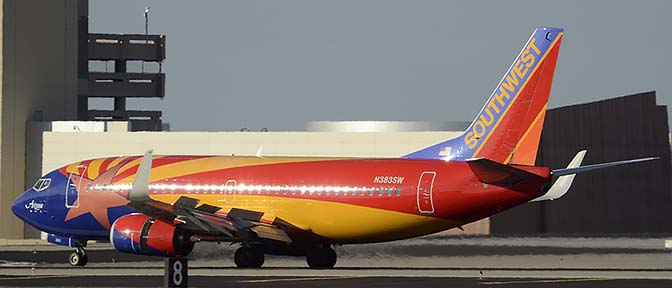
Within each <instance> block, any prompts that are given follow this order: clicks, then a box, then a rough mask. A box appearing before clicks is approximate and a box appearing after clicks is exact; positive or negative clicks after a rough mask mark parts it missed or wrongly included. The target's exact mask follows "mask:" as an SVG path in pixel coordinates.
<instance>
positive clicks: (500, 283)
mask: <svg viewBox="0 0 672 288" xmlns="http://www.w3.org/2000/svg"><path fill="white" fill-rule="evenodd" d="M607 280H613V279H609V278H580V279H546V280H519V281H496V282H479V283H478V284H481V285H506V284H538V283H563V282H590V281H607Z"/></svg>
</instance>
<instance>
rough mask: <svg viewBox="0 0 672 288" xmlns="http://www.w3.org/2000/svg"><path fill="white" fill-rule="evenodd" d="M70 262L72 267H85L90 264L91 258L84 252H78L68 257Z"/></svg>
mask: <svg viewBox="0 0 672 288" xmlns="http://www.w3.org/2000/svg"><path fill="white" fill-rule="evenodd" d="M68 262H70V265H72V266H84V265H86V263H88V262H89V257H87V256H86V253H84V250H81V251H79V250H78V251H76V252H72V254H70V257H68Z"/></svg>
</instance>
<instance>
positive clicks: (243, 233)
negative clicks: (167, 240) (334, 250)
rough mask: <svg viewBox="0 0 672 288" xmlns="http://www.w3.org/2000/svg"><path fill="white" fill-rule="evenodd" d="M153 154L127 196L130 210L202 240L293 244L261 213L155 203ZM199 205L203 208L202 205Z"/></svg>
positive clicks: (186, 200) (190, 202)
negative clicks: (150, 187) (150, 188)
mask: <svg viewBox="0 0 672 288" xmlns="http://www.w3.org/2000/svg"><path fill="white" fill-rule="evenodd" d="M151 167H152V151H151V150H150V151H147V152H145V155H144V157H143V158H142V161H141V162H140V166H139V167H138V171H137V174H136V175H135V179H134V180H133V186H132V188H131V190H130V191H129V193H128V196H127V198H128V200H129V201H130V202H129V203H128V206H129V207H131V208H133V209H134V210H136V211H138V212H140V213H143V214H145V215H147V216H150V217H153V218H156V219H159V220H161V221H164V222H167V223H171V224H173V225H175V226H178V227H180V228H181V229H184V230H186V231H189V232H191V233H193V234H194V236H196V237H199V238H201V239H203V240H207V239H216V240H241V239H253V238H254V237H258V238H265V239H271V240H277V241H281V242H286V243H291V242H292V239H291V238H290V237H289V236H288V235H287V233H286V232H285V230H284V229H283V227H281V226H279V225H275V224H269V223H265V222H262V221H261V218H262V216H263V213H262V212H257V211H252V210H245V209H237V208H233V209H231V210H230V211H229V212H228V213H226V214H223V213H218V212H219V211H220V210H221V208H220V207H217V206H212V205H209V204H200V200H199V199H196V198H191V197H187V196H181V197H180V198H178V199H177V201H175V203H172V204H171V203H165V202H161V201H156V200H154V199H151V198H150V197H149V183H150V180H149V179H150V171H151ZM199 204H200V205H199Z"/></svg>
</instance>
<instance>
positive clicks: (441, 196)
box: [12, 28, 653, 268]
mask: <svg viewBox="0 0 672 288" xmlns="http://www.w3.org/2000/svg"><path fill="white" fill-rule="evenodd" d="M562 37H563V29H559V28H539V29H536V30H535V31H534V33H533V34H532V36H531V37H530V38H529V40H528V41H527V42H526V43H525V45H524V46H523V49H522V51H521V52H520V53H519V54H518V56H517V57H516V58H515V60H514V62H513V64H512V65H511V67H510V68H509V69H508V71H507V72H506V74H505V75H504V77H503V79H502V80H501V81H500V82H499V84H498V85H497V87H496V88H495V90H494V92H493V93H492V95H491V96H490V98H489V99H488V100H487V102H486V103H485V105H484V106H483V108H482V109H481V111H480V112H479V113H478V115H477V116H476V119H474V121H473V122H472V123H471V125H470V126H469V128H468V129H467V130H466V132H465V133H464V134H463V135H462V136H460V137H458V138H455V139H451V140H447V141H445V142H441V143H437V144H435V145H432V146H430V147H427V148H424V149H422V150H419V151H415V152H412V151H409V153H408V154H407V155H404V156H402V157H400V158H309V157H259V156H257V157H255V156H251V157H239V156H182V155H165V156H159V155H152V152H151V151H148V152H146V153H145V154H144V155H142V156H131V157H109V158H100V159H91V160H85V161H80V162H76V163H72V164H69V165H66V166H63V167H61V168H59V169H56V170H54V171H51V172H49V173H47V174H46V175H44V176H43V177H42V178H41V179H39V180H38V181H37V183H35V185H34V186H33V187H31V188H29V189H28V190H27V191H25V192H24V193H23V194H22V195H21V196H19V197H18V198H17V199H16V200H15V201H14V203H13V205H12V210H13V212H14V214H16V216H18V217H19V218H21V219H22V220H23V221H25V222H26V223H28V224H30V225H32V226H33V227H35V228H37V229H39V230H41V231H44V232H46V233H47V234H48V237H47V239H48V241H49V242H51V243H55V244H59V245H66V246H70V247H73V248H76V249H75V250H76V251H75V252H74V253H72V254H71V255H70V258H69V262H70V264H72V265H75V266H83V265H85V264H86V263H87V254H86V251H85V247H86V243H87V241H88V240H106V239H109V241H110V243H111V244H112V245H113V246H114V248H115V249H116V250H118V251H121V252H125V253H132V254H142V255H157V256H164V257H183V256H187V255H188V254H189V253H190V252H191V251H192V249H193V248H194V244H195V243H198V242H201V241H216V242H233V243H237V244H239V245H240V248H238V250H236V252H235V255H234V260H235V264H236V265H237V266H238V267H261V266H262V265H263V263H264V255H265V254H272V255H291V256H305V257H306V260H307V263H308V266H309V267H312V268H328V267H333V266H334V265H335V264H336V252H335V251H334V249H333V247H335V246H338V245H345V244H359V243H374V242H384V241H393V240H399V239H406V238H411V237H417V236H422V235H428V234H432V233H436V232H439V231H443V230H446V229H451V228H456V227H461V226H462V225H465V224H467V223H470V222H473V221H477V220H479V219H483V218H486V217H489V216H491V215H493V214H496V213H499V212H502V211H504V210H507V209H510V208H512V207H515V206H518V205H521V204H524V203H527V202H530V201H542V200H551V199H557V198H559V197H561V196H562V195H563V194H565V193H566V192H567V191H568V189H569V188H570V185H571V184H572V181H573V179H574V175H575V174H576V173H579V172H583V171H588V170H593V169H598V168H604V167H609V166H615V165H622V164H627V163H634V162H640V161H647V160H651V159H653V158H646V159H636V160H626V161H618V162H611V163H605V164H596V165H588V166H580V164H581V162H582V160H583V157H584V155H585V153H586V152H585V151H580V152H578V154H577V155H576V156H575V157H574V159H573V160H572V161H571V162H570V163H569V166H568V167H567V168H563V169H555V170H553V169H550V168H547V167H535V166H533V165H534V161H535V159H536V154H537V148H538V146H539V139H540V135H541V130H542V127H543V123H544V115H545V113H546V106H547V103H548V97H549V93H550V90H551V83H552V80H553V74H554V71H555V66H556V60H557V58H558V53H559V51H560V44H561V42H562ZM493 47H494V46H493Z"/></svg>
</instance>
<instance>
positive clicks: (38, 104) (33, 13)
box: [0, 0, 78, 238]
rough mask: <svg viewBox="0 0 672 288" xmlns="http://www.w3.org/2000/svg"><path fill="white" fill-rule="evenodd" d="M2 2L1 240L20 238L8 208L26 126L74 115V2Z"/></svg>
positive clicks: (16, 188) (21, 181)
mask: <svg viewBox="0 0 672 288" xmlns="http://www.w3.org/2000/svg"><path fill="white" fill-rule="evenodd" d="M1 3H2V5H1V8H0V9H2V10H1V11H0V14H1V15H2V21H1V22H2V24H1V25H2V29H1V33H2V35H1V36H2V37H1V39H2V45H1V46H2V48H1V49H2V53H0V54H2V56H1V57H2V58H1V59H2V64H1V65H2V66H1V69H0V71H1V73H2V77H0V78H1V79H0V81H1V84H2V90H1V91H0V103H1V104H0V105H1V106H0V114H1V115H0V208H1V209H0V219H3V222H2V225H0V238H22V237H23V234H24V233H23V224H22V223H21V222H20V221H19V220H18V219H16V218H15V217H14V216H13V215H12V212H11V210H10V209H8V208H9V206H10V204H11V202H12V200H13V199H14V198H15V197H16V196H17V195H18V194H19V193H21V192H22V191H23V189H24V188H25V186H26V185H25V183H26V182H25V177H24V175H25V174H24V173H25V154H26V152H25V144H26V123H27V121H29V120H45V121H49V120H56V119H58V120H68V119H73V120H74V119H75V117H76V95H77V69H76V68H77V17H78V10H77V7H78V1H76V0H60V1H38V0H21V1H17V0H2V2H1Z"/></svg>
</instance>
